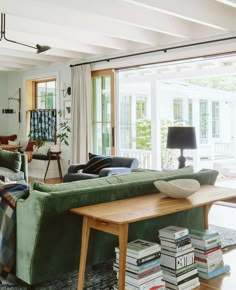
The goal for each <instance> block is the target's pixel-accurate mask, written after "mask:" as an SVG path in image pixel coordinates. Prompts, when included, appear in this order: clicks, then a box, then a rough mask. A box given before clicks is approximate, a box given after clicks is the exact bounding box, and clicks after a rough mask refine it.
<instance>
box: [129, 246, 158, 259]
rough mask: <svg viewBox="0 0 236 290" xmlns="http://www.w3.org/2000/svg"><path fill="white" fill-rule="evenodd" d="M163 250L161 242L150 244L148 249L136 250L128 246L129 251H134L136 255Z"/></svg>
mask: <svg viewBox="0 0 236 290" xmlns="http://www.w3.org/2000/svg"><path fill="white" fill-rule="evenodd" d="M160 250H161V246H160V245H159V244H156V245H154V246H150V247H148V248H146V249H142V250H134V249H130V248H129V247H127V253H132V254H134V255H136V256H144V255H148V254H149V253H153V252H159V251H160Z"/></svg>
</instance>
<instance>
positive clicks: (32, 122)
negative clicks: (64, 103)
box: [26, 78, 57, 144]
mask: <svg viewBox="0 0 236 290" xmlns="http://www.w3.org/2000/svg"><path fill="white" fill-rule="evenodd" d="M26 88H27V96H28V97H27V109H28V114H27V122H28V123H27V127H28V129H27V130H28V132H29V136H30V138H31V139H32V140H35V141H37V142H38V144H43V143H44V142H45V141H54V139H55V132H56V126H57V113H56V78H48V79H41V80H29V81H27V83H26Z"/></svg>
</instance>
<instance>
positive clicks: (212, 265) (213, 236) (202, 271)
mask: <svg viewBox="0 0 236 290" xmlns="http://www.w3.org/2000/svg"><path fill="white" fill-rule="evenodd" d="M190 236H191V241H192V244H193V246H194V248H195V262H196V264H197V267H198V273H199V276H200V277H201V278H203V279H211V278H213V277H216V276H218V275H220V274H223V273H225V272H229V271H230V267H229V265H224V261H223V253H222V250H221V239H220V235H219V234H218V233H217V232H213V231H210V230H195V229H193V230H190Z"/></svg>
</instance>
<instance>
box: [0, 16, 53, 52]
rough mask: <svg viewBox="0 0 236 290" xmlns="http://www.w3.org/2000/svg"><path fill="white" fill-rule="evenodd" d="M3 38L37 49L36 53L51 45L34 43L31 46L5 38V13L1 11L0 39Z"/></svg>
mask: <svg viewBox="0 0 236 290" xmlns="http://www.w3.org/2000/svg"><path fill="white" fill-rule="evenodd" d="M3 39H5V40H6V41H8V42H12V43H16V44H19V45H23V46H26V47H30V48H34V49H37V53H41V52H44V51H47V50H49V49H51V47H50V46H48V45H40V44H36V46H31V45H28V44H24V43H21V42H18V41H14V40H10V39H7V38H6V15H5V13H1V38H0V41H1V40H3Z"/></svg>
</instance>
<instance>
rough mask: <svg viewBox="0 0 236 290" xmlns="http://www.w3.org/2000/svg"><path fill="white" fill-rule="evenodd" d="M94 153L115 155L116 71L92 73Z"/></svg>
mask: <svg viewBox="0 0 236 290" xmlns="http://www.w3.org/2000/svg"><path fill="white" fill-rule="evenodd" d="M92 85H93V152H94V153H96V154H103V155H114V154H115V145H114V128H115V125H114V123H115V121H114V120H115V116H114V71H113V70H103V71H97V72H96V71H95V72H92Z"/></svg>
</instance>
